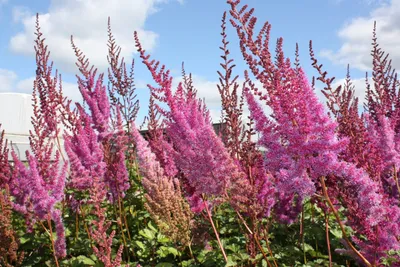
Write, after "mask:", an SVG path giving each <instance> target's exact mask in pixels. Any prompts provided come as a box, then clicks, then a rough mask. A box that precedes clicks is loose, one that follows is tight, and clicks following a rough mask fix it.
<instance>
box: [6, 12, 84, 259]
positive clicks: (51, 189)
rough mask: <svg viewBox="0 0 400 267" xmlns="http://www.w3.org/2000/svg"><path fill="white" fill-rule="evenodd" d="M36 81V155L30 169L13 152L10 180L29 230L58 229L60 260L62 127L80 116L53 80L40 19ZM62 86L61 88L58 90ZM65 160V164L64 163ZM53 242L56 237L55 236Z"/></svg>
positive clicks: (30, 159) (32, 136) (62, 242)
mask: <svg viewBox="0 0 400 267" xmlns="http://www.w3.org/2000/svg"><path fill="white" fill-rule="evenodd" d="M35 34H36V36H37V38H36V40H35V52H36V65H37V69H36V79H35V81H34V86H33V94H32V96H33V113H34V115H33V117H32V125H33V131H30V136H29V141H30V148H31V150H32V154H30V153H29V152H28V151H26V157H27V160H28V166H25V165H24V164H23V163H22V162H21V161H20V160H19V158H18V157H17V155H16V153H15V152H14V151H13V152H12V157H13V161H14V164H15V167H14V169H13V171H12V178H11V179H10V182H9V185H10V193H11V195H12V196H13V197H14V202H13V208H14V209H15V210H16V211H18V212H20V213H21V214H23V215H24V216H25V219H26V224H27V226H28V230H32V229H33V224H34V223H35V222H36V221H38V220H39V221H47V223H48V225H50V224H51V220H52V221H53V222H54V223H55V226H56V236H57V239H56V240H55V243H54V251H53V252H54V255H55V257H56V258H62V257H65V256H66V245H65V236H64V226H63V220H62V214H61V212H60V211H59V210H57V209H56V205H57V204H58V203H59V202H60V201H62V200H63V198H64V187H65V178H66V172H67V166H68V165H67V162H66V160H65V158H64V156H63V154H62V153H63V152H62V148H61V145H60V141H59V137H60V131H61V130H60V124H61V123H63V124H64V125H65V126H67V127H68V126H71V125H72V124H73V122H74V120H75V118H76V116H75V115H76V114H75V113H74V112H73V111H71V110H70V108H69V104H70V101H69V100H67V99H66V98H65V97H63V95H62V86H61V76H60V77H58V74H57V71H56V75H55V77H54V78H53V77H52V76H51V75H52V74H51V73H52V63H50V64H49V63H48V61H49V56H50V53H49V52H48V51H47V46H46V45H45V44H44V38H42V33H41V31H40V26H39V15H37V16H36V33H35ZM57 85H59V89H57ZM61 158H62V159H63V161H64V164H62V163H61ZM50 238H51V241H52V243H53V239H52V238H53V237H52V236H51V237H50Z"/></svg>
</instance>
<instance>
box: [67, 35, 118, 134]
mask: <svg viewBox="0 0 400 267" xmlns="http://www.w3.org/2000/svg"><path fill="white" fill-rule="evenodd" d="M71 44H72V48H73V49H74V52H75V55H76V57H77V58H78V62H77V63H76V64H77V66H78V67H79V70H80V72H81V73H82V75H83V77H80V76H78V75H77V76H76V77H77V79H78V87H79V91H80V92H81V95H82V98H83V101H84V103H86V104H87V105H88V108H89V110H90V113H91V118H92V122H93V127H94V128H95V129H96V130H97V131H98V132H99V138H100V139H99V140H102V138H104V137H105V136H106V134H107V133H108V131H109V123H110V116H111V111H110V102H109V100H108V97H107V89H106V87H105V86H104V85H103V74H100V75H99V76H98V77H97V79H96V74H97V69H94V67H93V66H92V67H91V68H90V69H89V68H88V67H89V60H86V59H85V56H84V55H83V52H81V51H80V49H79V48H78V47H76V46H75V44H74V42H73V39H72V37H71Z"/></svg>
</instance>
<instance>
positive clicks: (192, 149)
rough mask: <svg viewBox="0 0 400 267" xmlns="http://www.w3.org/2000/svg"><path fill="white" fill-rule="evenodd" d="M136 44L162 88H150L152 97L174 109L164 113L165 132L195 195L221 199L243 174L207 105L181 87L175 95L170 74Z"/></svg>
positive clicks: (177, 161)
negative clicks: (235, 177)
mask: <svg viewBox="0 0 400 267" xmlns="http://www.w3.org/2000/svg"><path fill="white" fill-rule="evenodd" d="M136 43H137V47H138V51H139V53H140V56H141V58H142V59H143V62H144V64H145V65H146V66H147V68H148V69H149V70H150V72H151V74H152V76H153V79H154V81H155V82H156V83H157V84H158V85H159V86H160V88H155V87H152V86H149V87H150V89H151V93H152V94H153V95H155V96H157V99H158V100H161V101H163V102H165V103H166V104H167V105H168V107H169V109H170V110H169V111H165V110H164V116H165V117H166V120H165V125H166V129H165V131H166V132H167V135H168V137H169V138H170V139H171V141H172V143H173V145H174V148H175V150H176V151H177V153H174V159H175V164H176V166H177V167H178V168H179V169H180V170H181V171H182V172H183V174H184V176H185V178H186V179H187V181H188V183H189V185H190V186H191V187H193V188H194V190H195V192H194V193H195V194H197V195H203V194H204V195H208V196H220V195H221V194H223V193H224V192H225V191H226V189H227V187H228V186H229V180H230V177H234V176H237V175H240V173H239V172H238V169H237V167H236V166H235V164H234V162H233V160H232V159H231V158H230V155H229V154H228V152H227V151H226V149H225V147H224V145H223V143H222V141H221V140H220V139H219V138H218V136H217V135H216V133H215V132H214V129H213V128H212V125H211V120H210V117H209V113H208V111H207V110H206V108H205V105H204V104H203V103H202V102H201V101H200V100H198V99H197V98H196V93H195V91H190V90H189V91H188V90H184V88H183V86H182V84H181V83H180V84H179V85H178V88H177V90H176V92H175V93H173V91H172V77H171V76H170V74H169V71H167V70H165V66H162V67H161V68H158V67H159V62H155V61H154V60H153V61H149V57H150V56H148V55H146V53H145V51H144V50H143V49H142V48H141V45H140V43H139V40H138V38H137V35H136ZM198 177H201V179H198Z"/></svg>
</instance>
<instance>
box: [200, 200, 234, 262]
mask: <svg viewBox="0 0 400 267" xmlns="http://www.w3.org/2000/svg"><path fill="white" fill-rule="evenodd" d="M202 198H203V201H204V202H206V201H205V199H204V196H203V197H202ZM204 206H205V207H206V211H207V215H208V219H209V221H210V223H211V226H212V228H213V230H214V233H215V236H216V237H217V241H218V245H219V247H220V249H221V252H222V255H223V256H224V259H225V262H226V263H228V258H227V257H226V253H225V250H224V247H223V246H222V243H221V240H220V239H219V234H218V232H217V229H216V228H215V225H214V222H213V219H212V217H211V213H210V210H209V209H208V205H207V203H205V205H204Z"/></svg>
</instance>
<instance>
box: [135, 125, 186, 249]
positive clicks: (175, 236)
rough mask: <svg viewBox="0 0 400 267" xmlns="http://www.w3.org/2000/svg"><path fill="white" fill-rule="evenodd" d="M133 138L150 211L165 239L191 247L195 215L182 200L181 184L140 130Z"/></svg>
mask: <svg viewBox="0 0 400 267" xmlns="http://www.w3.org/2000/svg"><path fill="white" fill-rule="evenodd" d="M132 135H133V138H134V140H135V143H136V147H137V152H138V159H139V163H140V169H141V172H142V173H143V179H142V184H143V186H144V188H145V190H146V195H145V197H146V200H147V202H146V203H145V206H146V208H147V210H148V211H149V213H150V214H151V215H152V216H153V218H154V221H155V222H156V223H157V225H158V226H159V228H160V230H161V231H162V232H163V233H164V234H165V235H166V236H168V237H169V238H170V239H171V240H173V241H174V242H177V244H178V245H181V246H183V247H185V246H188V245H189V242H190V228H191V224H192V217H193V213H192V212H191V210H190V207H189V205H188V203H187V202H186V200H185V199H184V198H183V196H182V192H181V186H180V182H179V180H178V179H177V178H175V177H173V176H172V177H171V176H168V174H167V173H166V172H165V171H164V169H163V168H162V167H161V165H160V163H159V162H158V161H157V158H156V156H155V154H154V153H152V151H151V150H150V146H149V144H148V142H147V141H146V140H145V139H144V138H143V137H142V135H141V134H140V133H139V131H138V130H136V129H135V130H133V131H132Z"/></svg>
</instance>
